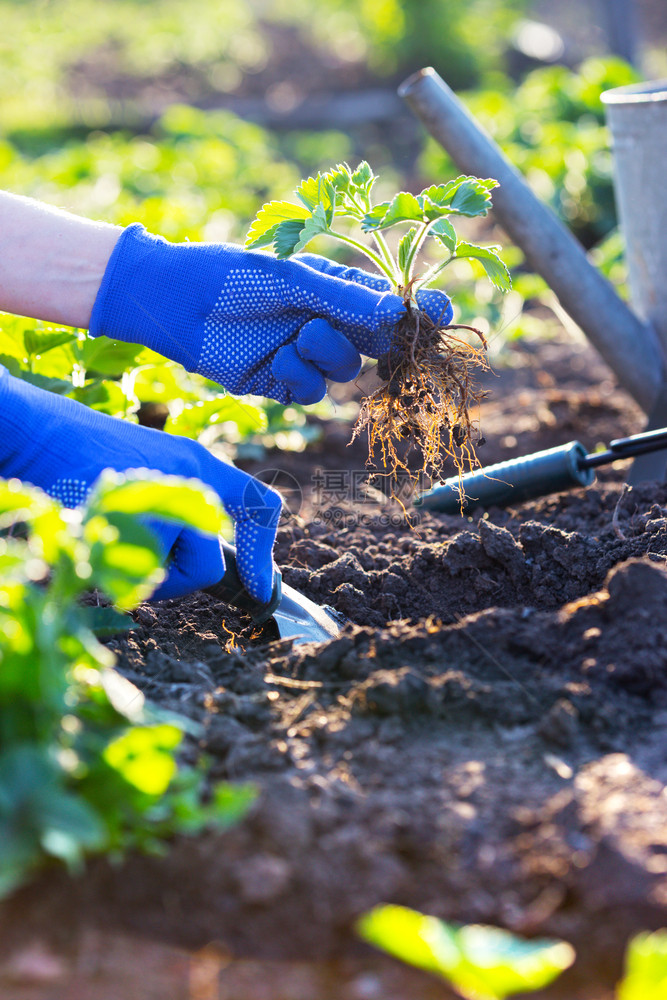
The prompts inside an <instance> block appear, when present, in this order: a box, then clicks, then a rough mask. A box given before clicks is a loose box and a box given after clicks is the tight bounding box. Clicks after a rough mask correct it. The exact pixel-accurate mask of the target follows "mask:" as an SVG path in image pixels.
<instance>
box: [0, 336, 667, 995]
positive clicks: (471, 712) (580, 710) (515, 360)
mask: <svg viewBox="0 0 667 1000" xmlns="http://www.w3.org/2000/svg"><path fill="white" fill-rule="evenodd" d="M509 360H510V366H509V367H508V368H506V369H505V370H504V371H503V372H501V375H500V377H499V379H498V384H497V387H496V388H495V391H494V400H495V401H494V402H492V403H489V404H487V405H486V406H484V407H483V408H482V411H481V427H482V429H483V432H484V434H485V436H486V438H487V442H488V444H487V445H486V452H485V454H484V459H485V461H488V462H493V461H497V460H499V459H501V458H506V457H509V456H510V455H512V454H521V453H523V454H525V453H529V452H530V451H534V450H537V449H538V448H542V447H550V446H552V445H554V444H556V443H559V442H565V441H568V440H571V439H572V438H574V437H577V438H579V439H580V440H582V441H583V442H584V444H585V445H586V446H587V447H591V448H592V447H594V446H595V445H596V444H598V443H600V442H604V441H608V440H609V439H611V438H612V437H614V436H619V435H624V434H627V433H632V432H636V431H638V430H640V429H641V428H642V426H643V419H642V417H641V415H640V413H639V412H638V410H637V409H636V407H634V406H633V405H632V404H630V403H628V401H627V399H626V398H625V397H624V396H623V395H622V394H621V393H620V392H618V391H616V390H615V389H614V388H613V386H612V385H611V384H610V383H609V382H608V374H607V373H606V371H605V370H604V369H603V368H602V367H601V366H600V365H599V363H598V362H596V361H595V359H594V358H593V357H592V355H590V354H589V353H588V352H587V351H585V350H584V349H582V348H580V347H578V346H576V345H571V344H568V345H565V347H563V345H557V344H547V345H543V346H542V347H540V348H539V349H537V348H536V349H533V348H530V347H525V346H524V347H521V348H518V349H517V350H516V351H515V353H514V354H513V355H510V358H509ZM605 380H607V381H605ZM324 431H325V435H324V437H323V439H322V444H321V445H320V447H319V448H317V449H315V450H314V451H313V450H311V451H307V452H304V453H301V454H295V455H291V456H290V455H287V454H284V455H280V456H278V455H268V456H266V460H265V461H264V463H263V465H264V468H271V467H273V468H275V467H276V466H277V465H279V467H280V468H281V469H284V470H288V471H289V472H290V474H291V475H292V476H294V477H295V478H296V479H297V480H298V481H299V482H300V483H301V486H302V489H303V491H304V496H303V504H302V506H301V508H300V512H299V513H298V514H296V513H293V515H292V516H291V517H290V518H289V519H287V520H286V522H285V524H284V525H283V527H282V528H281V530H280V533H279V540H278V546H277V558H278V562H279V564H280V565H281V566H282V567H283V571H284V578H285V580H286V581H287V583H289V584H291V585H292V586H294V587H297V588H298V589H300V590H301V591H303V593H305V594H307V595H308V596H309V597H310V598H312V599H313V600H315V601H318V602H321V603H325V602H326V603H328V604H331V605H332V606H334V607H335V608H336V609H338V610H339V611H341V612H343V614H345V615H346V616H347V617H348V618H349V620H350V624H349V625H348V626H347V627H346V629H345V630H344V632H343V634H342V635H341V637H340V638H339V639H336V640H334V641H332V642H329V643H327V644H324V645H307V644H306V645H296V646H294V645H292V643H291V642H290V641H284V640H283V641H277V640H276V639H275V636H273V637H272V636H271V635H270V633H264V634H261V635H255V634H253V633H252V630H251V629H249V628H248V623H247V622H244V620H243V619H241V618H239V616H238V615H236V614H234V612H232V611H231V610H230V609H229V608H227V607H225V606H224V605H221V604H219V603H217V602H215V601H214V600H213V599H212V598H210V597H207V596H203V595H196V596H194V597H191V598H188V599H185V600H182V601H169V602H164V603H162V604H154V605H151V606H149V605H145V606H143V607H142V608H140V609H139V610H138V611H137V613H136V615H135V617H136V623H137V628H136V629H135V630H133V631H132V632H131V633H130V634H129V635H128V636H127V637H123V638H120V639H116V640H113V641H112V643H111V646H112V648H114V650H115V651H116V652H117V654H118V662H119V669H121V670H122V672H123V673H124V674H125V675H126V676H127V677H129V678H130V679H131V680H132V681H133V682H134V683H135V684H137V685H138V686H139V687H140V688H142V689H143V690H144V691H145V692H146V694H147V695H148V696H149V697H151V698H153V699H154V700H156V701H157V702H158V703H160V704H162V705H165V706H167V707H169V708H173V709H177V710H178V711H181V712H184V713H185V714H187V715H188V716H190V717H191V718H193V719H195V720H196V721H197V722H198V723H200V725H201V727H202V728H201V736H200V738H199V739H198V740H195V739H193V740H191V741H190V743H189V745H188V747H187V750H186V753H187V755H188V756H189V757H191V758H195V757H196V756H197V755H198V754H199V753H201V752H202V751H204V752H205V753H206V754H207V755H208V757H209V760H210V767H211V777H212V779H218V778H223V779H230V780H233V781H237V780H244V781H245V780H251V781H254V782H256V783H257V786H258V789H259V796H258V799H257V802H256V804H255V806H254V807H253V809H252V811H251V813H250V814H249V815H248V816H247V818H246V819H245V820H244V821H243V822H242V823H241V824H240V825H239V826H238V827H236V828H235V829H233V830H230V831H228V832H227V833H225V834H223V835H215V836H213V835H210V836H207V837H205V838H202V839H200V840H197V841H194V842H193V841H185V840H183V841H181V842H179V843H177V844H175V845H174V848H173V850H172V851H171V853H170V854H169V855H168V857H166V858H160V859H145V858H131V859H129V860H128V861H127V862H126V863H125V864H124V865H122V866H121V867H114V866H110V865H107V864H105V863H96V864H94V865H92V866H91V868H90V871H89V874H88V876H87V878H86V879H85V880H78V881H69V880H67V879H66V878H65V877H64V876H52V877H50V878H49V879H45V880H42V881H41V882H39V883H38V884H37V885H36V886H34V887H31V888H28V889H27V890H25V891H24V892H23V893H22V894H20V895H19V897H17V899H16V900H15V901H14V902H13V904H11V905H9V906H6V907H4V909H3V910H0V931H1V933H2V935H3V936H4V940H5V941H11V940H16V936H17V934H19V933H20V935H23V936H25V934H26V933H28V931H29V929H30V928H32V927H35V928H38V929H40V933H43V932H44V928H45V927H48V928H49V933H50V934H51V937H52V939H57V940H61V939H63V940H64V939H66V938H68V936H69V935H71V934H72V933H74V931H73V928H76V927H78V926H82V925H88V926H90V925H93V926H97V927H100V926H102V927H112V928H122V929H123V930H125V931H130V932H132V933H135V932H137V933H140V934H142V935H149V936H150V935H152V936H155V937H158V938H159V939H160V940H161V941H163V942H164V941H166V942H174V943H178V944H180V945H185V946H187V947H190V948H201V947H203V946H204V945H206V944H207V943H209V942H211V941H215V942H218V943H220V944H221V945H222V946H224V948H226V949H228V950H229V952H231V953H232V954H233V955H235V956H240V957H241V958H245V959H246V960H253V961H261V960H265V961H267V962H271V961H272V960H277V959H280V960H282V961H290V960H295V961H296V960H299V961H303V960H309V961H310V960H312V961H316V960H317V961H323V960H327V961H331V960H333V959H341V956H342V957H344V959H345V961H352V962H353V963H354V962H362V963H363V962H365V963H366V966H364V968H366V969H368V968H369V966H368V963H369V962H370V963H371V966H370V967H371V968H376V969H384V968H386V966H385V965H383V964H382V960H380V959H378V960H377V962H376V961H375V959H371V958H369V953H368V951H367V950H365V949H364V947H363V946H361V945H360V944H359V943H358V942H356V941H355V938H354V935H353V933H352V926H353V921H354V919H355V917H356V916H357V915H358V914H360V913H361V912H363V911H364V910H366V909H368V908H369V907H371V906H373V905H374V904H376V903H378V902H381V901H394V902H400V903H403V904H407V905H410V906H414V907H416V908H419V909H420V910H424V911H427V912H429V913H434V914H437V915H440V916H442V917H444V918H447V919H451V920H456V921H463V922H469V921H483V922H489V923H493V924H499V925H502V926H505V927H508V928H510V929H512V930H514V931H516V932H517V933H521V934H526V935H534V934H539V935H543V934H548V935H557V936H562V937H564V938H566V939H568V940H570V941H572V942H573V943H574V945H575V947H576V948H577V950H578V955H579V958H578V961H577V964H576V965H575V966H574V968H573V969H572V970H571V971H570V972H569V973H568V974H566V976H564V977H563V978H562V980H561V981H560V985H559V986H558V989H557V990H552V991H551V992H544V993H543V994H541V995H542V996H545V997H546V996H555V995H559V996H567V997H569V998H575V997H576V998H583V997H586V998H589V1000H591V998H596V1000H600V998H602V997H608V996H610V995H611V994H610V993H609V992H608V991H609V989H610V986H611V984H613V982H614V981H615V979H616V978H617V977H618V975H619V973H620V968H621V960H622V954H623V947H624V943H625V941H626V939H627V937H628V936H629V935H631V934H633V933H635V932H637V931H638V930H640V929H644V928H655V927H658V926H661V925H664V924H666V923H667V795H666V794H665V782H666V780H667V740H666V739H665V736H666V735H667V485H666V484H658V483H648V484H645V485H642V486H638V487H635V488H634V489H632V490H631V491H627V490H626V491H624V490H623V489H622V477H623V475H624V474H625V472H626V471H627V465H621V466H619V467H618V468H612V469H609V470H607V472H605V473H604V474H603V477H602V478H601V480H600V481H599V482H598V483H597V484H596V485H595V486H593V487H591V488H589V489H588V490H577V491H573V492H571V493H567V494H562V495H559V496H555V497H547V498H543V499H539V500H536V501H533V502H530V503H525V504H523V505H521V506H517V507H515V508H510V509H507V510H500V509H494V510H490V511H488V512H486V513H483V512H480V513H478V514H475V515H474V516H473V517H469V518H461V517H454V516H447V515H435V514H423V515H422V516H421V518H420V520H419V523H418V525H417V530H414V529H411V528H409V527H407V526H406V525H405V524H401V523H400V521H399V519H398V518H397V517H396V516H395V514H396V510H395V508H394V507H393V506H392V505H391V503H390V502H389V501H387V500H386V498H384V497H383V496H382V494H381V493H379V492H375V493H373V492H372V491H371V493H370V495H368V494H362V495H361V497H360V498H359V497H358V498H356V499H352V500H350V499H347V494H346V490H348V489H349V482H350V480H349V476H348V478H347V479H346V478H345V475H344V473H345V472H346V470H347V473H350V472H351V471H354V470H355V469H357V468H359V455H360V454H363V447H362V448H360V449H358V450H357V449H356V448H352V449H347V448H345V443H346V441H347V440H348V439H349V426H348V427H341V426H340V425H336V424H330V425H328V426H326V427H325V428H324ZM362 464H363V463H362ZM248 467H249V468H250V469H251V470H252V471H254V472H257V473H259V472H261V471H262V470H261V467H260V465H259V464H257V463H255V464H254V465H249V466H248ZM327 476H328V480H327ZM341 476H342V479H341ZM332 477H333V479H332ZM336 477H338V478H336ZM327 481H328V482H329V487H330V489H329V493H328V494H327V491H326V488H324V489H323V487H322V483H323V482H324V484H325V487H326V483H327ZM332 483H334V485H336V486H337V487H338V489H337V490H336V489H334V487H333V486H332V485H331V484H332ZM341 483H343V486H341ZM345 484H347V485H345ZM332 510H337V511H338V515H337V516H336V517H333V516H331V511H332ZM64 897H66V898H67V899H68V901H69V906H70V908H71V909H70V912H71V914H72V915H71V916H70V917H69V918H64V917H63V915H62V907H63V898H64ZM102 900H103V903H102V902H101V901H102ZM19 918H20V921H21V924H20V932H19V931H18V930H17V928H18V927H19V924H18V923H17V920H18V919H19ZM59 936H60V937H59ZM61 944H62V940H61ZM374 962H375V965H373V963H374ZM354 968H355V969H356V970H357V972H356V973H355V975H357V979H358V966H354ZM340 975H341V979H340V982H339V984H338V992H335V991H334V993H332V994H331V995H336V996H338V997H341V998H347V997H350V998H353V997H355V996H356V997H361V996H362V994H363V991H362V993H358V992H357V993H356V994H355V993H354V990H353V989H352V987H349V989H348V986H349V982H352V980H353V979H354V977H353V976H352V973H350V976H351V977H352V978H350V979H349V981H348V979H345V975H347V974H346V973H345V974H343V973H341V974H340ZM354 981H355V982H357V980H354ZM378 981H379V980H378ZM346 984H347V985H346ZM376 985H377V984H376ZM440 989H441V988H440V986H438V991H440ZM432 990H433V987H432V985H431V984H430V982H429V981H428V980H426V979H424V980H423V981H422V980H421V979H419V978H418V979H416V980H411V981H410V984H409V988H408V987H407V986H406V988H405V992H404V993H403V994H395V993H391V994H390V993H389V992H387V991H386V990H385V995H387V996H389V995H391V996H397V998H398V997H400V996H403V997H405V996H408V995H410V996H414V997H419V998H420V1000H421V998H426V997H431V996H432V995H433V993H432ZM211 995H213V994H211ZM235 995H236V994H235ZM255 995H257V996H260V995H261V996H262V997H264V996H265V995H266V996H267V997H268V996H273V994H269V993H262V992H261V991H260V992H259V993H257V994H254V993H251V992H249V993H247V997H248V998H252V1000H254V997H255ZM282 995H283V994H282V993H276V994H275V996H276V997H278V996H282ZM324 995H325V993H324V992H323V993H322V996H324ZM326 995H327V996H328V995H329V994H328V993H327V994H326ZM363 995H368V996H375V995H380V994H374V993H372V992H371V993H368V994H363ZM438 995H443V996H444V995H445V994H444V993H441V992H439V994H438ZM239 996H245V995H243V994H242V993H239Z"/></svg>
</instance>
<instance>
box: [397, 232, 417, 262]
mask: <svg viewBox="0 0 667 1000" xmlns="http://www.w3.org/2000/svg"><path fill="white" fill-rule="evenodd" d="M416 232H417V227H416V226H412V228H411V229H408V231H407V233H405V235H404V236H401V238H400V240H399V241H398V266H399V268H400V270H401V272H402V273H405V269H406V267H407V265H408V259H409V257H410V251H411V249H412V244H413V241H414V238H415V234H416Z"/></svg>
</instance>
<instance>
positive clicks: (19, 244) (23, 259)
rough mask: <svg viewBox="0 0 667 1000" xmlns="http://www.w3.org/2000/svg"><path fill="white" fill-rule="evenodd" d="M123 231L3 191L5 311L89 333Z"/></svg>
mask: <svg viewBox="0 0 667 1000" xmlns="http://www.w3.org/2000/svg"><path fill="white" fill-rule="evenodd" d="M121 232H122V230H121V229H120V228H119V227H118V226H111V225H109V224H107V223H105V222H91V221H90V220H88V219H82V218H79V217H78V216H76V215H70V214H69V213H68V212H62V211H60V209H57V208H52V207H51V206H48V205H44V204H42V203H41V202H38V201H33V200H32V199H30V198H22V197H19V196H18V195H13V194H9V193H7V192H5V191H0V311H3V312H10V313H16V314H18V315H20V316H32V317H34V318H35V319H43V320H47V321H48V322H51V323H63V324H65V325H66V326H76V327H81V328H83V329H86V328H87V327H88V323H89V321H90V313H91V311H92V308H93V303H94V302H95V297H96V295H97V291H98V289H99V287H100V283H101V281H102V276H103V274H104V271H105V268H106V265H107V262H108V260H109V257H110V256H111V251H112V250H113V248H114V246H115V245H116V241H117V239H118V237H119V236H120V234H121Z"/></svg>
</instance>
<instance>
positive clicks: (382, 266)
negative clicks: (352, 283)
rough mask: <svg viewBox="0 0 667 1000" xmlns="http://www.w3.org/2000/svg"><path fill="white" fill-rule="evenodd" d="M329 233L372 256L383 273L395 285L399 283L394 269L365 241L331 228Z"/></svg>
mask: <svg viewBox="0 0 667 1000" xmlns="http://www.w3.org/2000/svg"><path fill="white" fill-rule="evenodd" d="M327 235H328V236H334V237H335V238H336V239H337V240H342V241H343V243H349V245H350V246H351V247H354V248H355V249H356V250H359V251H360V252H361V253H364V254H366V256H367V257H370V259H371V260H372V261H373V263H374V264H375V266H376V267H377V268H379V269H380V270H381V271H382V272H383V274H386V275H387V277H388V278H389V280H390V281H391V283H392V285H394V286H395V285H397V281H396V274H395V273H394V271H393V269H392V270H390V269H389V268H388V267H387V265H386V264H385V262H384V261H383V259H382V257H379V256H378V254H376V253H375V251H373V250H371V248H370V247H367V246H364V244H363V243H358V242H357V240H353V239H352V238H351V237H350V236H344V235H343V234H342V233H336V232H334V230H333V229H330V230H329V232H328V234H327Z"/></svg>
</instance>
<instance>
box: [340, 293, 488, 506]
mask: <svg viewBox="0 0 667 1000" xmlns="http://www.w3.org/2000/svg"><path fill="white" fill-rule="evenodd" d="M405 297H406V306H407V314H406V316H405V317H404V318H402V319H401V320H400V322H399V323H398V324H397V326H396V329H395V331H394V336H393V340H392V345H391V349H390V350H389V351H388V352H387V353H386V354H384V355H382V357H380V358H379V359H378V364H377V373H378V375H379V377H380V378H381V379H383V383H384V384H383V385H381V386H380V387H379V388H377V389H376V390H375V391H374V392H373V393H371V394H370V395H369V396H366V397H365V399H363V400H362V403H361V410H360V412H359V416H358V418H357V422H356V424H355V427H354V433H353V435H352V440H353V441H354V439H355V438H356V437H359V436H360V435H361V434H362V433H363V432H366V433H367V435H368V454H369V460H368V464H369V465H370V466H372V467H373V468H374V469H376V470H377V472H376V474H378V473H379V474H380V475H386V476H388V477H390V481H391V483H392V496H394V497H395V498H396V499H397V500H399V502H401V501H400V498H399V497H398V496H397V495H396V492H395V486H396V484H397V481H398V476H399V474H406V475H407V476H408V477H409V478H410V479H411V480H412V481H413V482H416V480H417V479H418V478H419V476H420V475H421V474H422V473H424V474H426V475H427V476H429V477H431V478H434V479H435V478H441V476H442V471H443V466H444V463H445V461H446V459H447V458H450V459H452V461H453V462H454V465H455V467H456V469H457V471H458V474H459V476H461V475H462V474H463V473H464V472H466V471H468V470H469V469H472V468H474V467H475V466H477V465H478V464H479V463H478V461H477V455H476V452H475V445H476V444H478V443H479V441H480V436H479V429H478V427H477V425H476V424H475V416H474V411H475V408H476V407H477V406H478V404H479V403H480V401H481V399H482V398H483V397H484V395H485V392H484V391H483V390H481V389H480V387H479V385H478V384H477V383H476V382H475V380H474V377H473V372H474V370H475V369H477V370H478V371H479V370H485V369H488V367H489V364H488V360H487V357H486V350H487V346H488V345H487V343H486V340H485V338H484V335H483V334H482V333H481V332H480V331H479V330H476V329H475V328H474V327H469V326H464V325H463V324H460V323H452V324H450V325H448V326H442V327H441V326H439V325H438V324H437V323H434V322H433V320H432V319H431V318H430V317H429V316H428V315H427V314H426V313H424V312H421V311H420V310H418V309H417V307H416V306H415V305H414V303H413V301H412V300H411V299H410V298H409V290H406V293H405ZM455 330H470V331H472V332H473V333H474V334H475V335H476V336H477V337H478V338H479V340H480V341H481V344H482V346H481V347H476V346H473V345H472V344H469V343H467V342H466V341H465V340H463V339H462V338H461V337H459V336H457V335H456V334H455V333H453V332H452V331H455ZM406 439H407V441H408V448H407V449H406V448H405V441H406ZM414 451H418V452H419V453H420V460H419V464H418V467H417V468H416V469H415V468H414V467H412V468H411V467H409V465H408V460H409V457H410V455H411V454H412V453H413V452H414ZM410 464H411V465H413V463H410ZM401 506H403V504H402V503H401ZM404 510H405V508H404Z"/></svg>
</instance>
